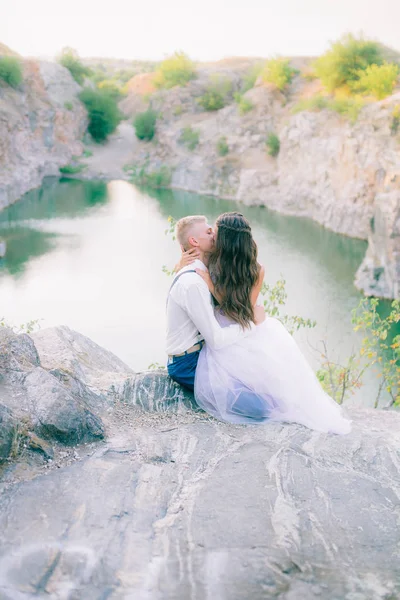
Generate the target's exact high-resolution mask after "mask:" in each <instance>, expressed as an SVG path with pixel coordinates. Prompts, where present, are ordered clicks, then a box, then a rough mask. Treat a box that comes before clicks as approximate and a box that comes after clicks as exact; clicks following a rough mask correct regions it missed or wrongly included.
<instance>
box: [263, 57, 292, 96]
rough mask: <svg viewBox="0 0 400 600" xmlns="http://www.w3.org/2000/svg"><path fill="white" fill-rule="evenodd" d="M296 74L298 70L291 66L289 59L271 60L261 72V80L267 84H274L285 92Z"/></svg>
mask: <svg viewBox="0 0 400 600" xmlns="http://www.w3.org/2000/svg"><path fill="white" fill-rule="evenodd" d="M296 73H297V71H296V69H293V68H292V67H291V66H290V61H289V60H288V59H286V58H271V59H270V60H267V62H266V63H265V66H264V68H263V70H262V72H261V78H262V80H263V81H265V82H266V83H273V84H274V85H275V86H276V87H277V88H278V90H281V91H283V90H284V89H285V88H287V87H288V86H289V85H290V83H291V81H292V79H293V77H294V76H295V75H296Z"/></svg>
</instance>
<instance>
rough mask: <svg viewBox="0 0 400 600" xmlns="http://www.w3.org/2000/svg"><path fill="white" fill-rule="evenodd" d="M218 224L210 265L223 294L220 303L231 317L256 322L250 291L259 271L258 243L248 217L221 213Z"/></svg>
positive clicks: (245, 322) (235, 319)
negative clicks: (252, 232)
mask: <svg viewBox="0 0 400 600" xmlns="http://www.w3.org/2000/svg"><path fill="white" fill-rule="evenodd" d="M216 226H217V228H218V230H217V237H216V241H215V251H214V252H213V254H212V255H211V257H210V262H209V268H210V274H211V277H212V279H213V282H214V285H215V290H216V292H217V293H218V294H219V295H220V296H221V298H222V300H221V301H220V306H221V309H222V310H223V312H224V313H225V314H226V315H227V316H228V317H230V318H231V319H233V320H234V321H236V322H237V323H239V324H240V325H242V327H249V326H250V323H251V322H254V310H253V306H252V303H251V292H252V289H253V287H254V286H255V284H256V283H257V280H258V277H259V273H260V267H259V264H258V262H257V244H256V243H255V241H254V240H253V236H252V234H251V227H250V224H249V222H248V220H247V219H246V218H245V217H244V216H243V215H242V214H241V213H239V212H230V213H224V214H223V215H220V216H219V217H218V219H217V221H216Z"/></svg>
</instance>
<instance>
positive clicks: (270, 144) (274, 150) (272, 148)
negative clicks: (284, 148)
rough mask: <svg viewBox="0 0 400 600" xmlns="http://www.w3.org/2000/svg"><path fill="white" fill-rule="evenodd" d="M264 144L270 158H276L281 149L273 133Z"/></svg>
mask: <svg viewBox="0 0 400 600" xmlns="http://www.w3.org/2000/svg"><path fill="white" fill-rule="evenodd" d="M265 143H266V145H267V148H268V154H269V155H270V156H278V154H279V150H280V147H281V143H280V141H279V138H278V136H277V135H276V134H275V133H270V134H269V136H268V137H267V141H266V142H265Z"/></svg>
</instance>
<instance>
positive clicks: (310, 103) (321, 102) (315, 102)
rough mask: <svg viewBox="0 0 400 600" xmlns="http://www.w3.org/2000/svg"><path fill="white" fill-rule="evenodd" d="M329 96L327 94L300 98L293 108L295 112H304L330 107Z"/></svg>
mask: <svg viewBox="0 0 400 600" xmlns="http://www.w3.org/2000/svg"><path fill="white" fill-rule="evenodd" d="M328 105H329V98H327V97H326V96H312V97H311V98H304V99H303V100H300V101H299V102H298V103H297V104H296V105H295V106H294V108H293V111H292V112H293V113H298V112H302V111H303V110H309V111H316V110H323V109H324V108H328Z"/></svg>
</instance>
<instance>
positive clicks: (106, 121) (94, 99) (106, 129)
mask: <svg viewBox="0 0 400 600" xmlns="http://www.w3.org/2000/svg"><path fill="white" fill-rule="evenodd" d="M79 97H80V99H81V101H82V102H83V103H84V105H85V106H86V109H87V111H88V113H89V126H88V131H89V133H90V135H91V136H92V138H93V139H94V140H95V141H96V142H103V141H104V140H106V139H107V137H108V136H109V135H110V133H113V131H115V130H116V128H117V127H118V125H119V123H120V122H121V119H122V115H121V113H120V111H119V109H118V105H117V103H116V101H115V99H114V98H113V97H112V96H110V94H109V93H107V92H104V91H102V90H92V89H90V88H86V89H84V90H83V92H81V94H80V96H79Z"/></svg>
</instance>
